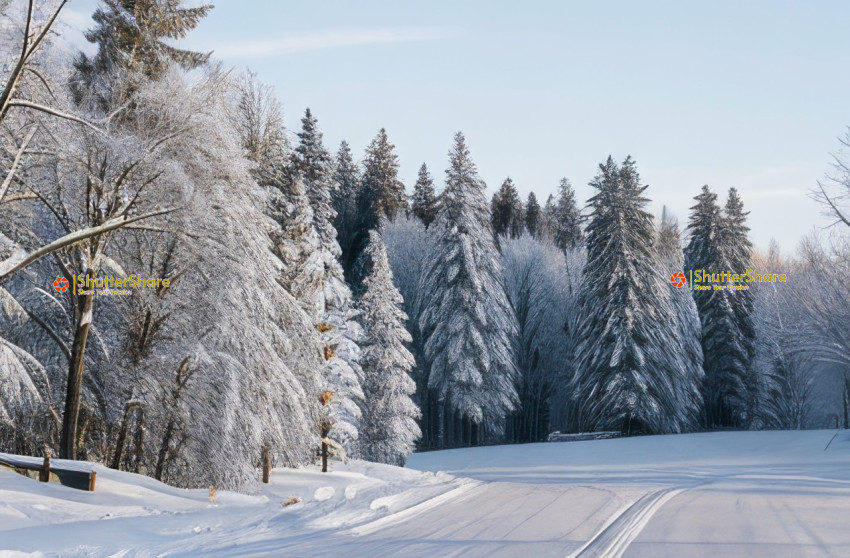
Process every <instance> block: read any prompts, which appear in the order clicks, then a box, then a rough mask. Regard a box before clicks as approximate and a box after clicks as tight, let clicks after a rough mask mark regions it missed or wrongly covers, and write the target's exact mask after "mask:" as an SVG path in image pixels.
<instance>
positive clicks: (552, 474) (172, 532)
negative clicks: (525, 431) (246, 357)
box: [0, 430, 850, 558]
mask: <svg viewBox="0 0 850 558" xmlns="http://www.w3.org/2000/svg"><path fill="white" fill-rule="evenodd" d="M827 445H828V446H829V447H828V448H827ZM825 448H826V449H825ZM334 469H335V470H334V472H332V473H329V474H326V475H323V474H321V473H319V472H315V471H307V470H299V471H292V470H282V469H281V470H276V471H275V473H274V475H273V477H272V484H271V485H269V486H268V487H266V488H265V492H264V493H263V494H261V495H255V496H245V495H239V494H233V493H227V492H219V493H218V494H217V496H216V498H217V503H216V504H211V503H210V501H209V497H208V491H207V490H188V491H187V490H179V489H175V488H170V487H167V486H165V485H162V484H160V483H158V482H156V481H154V480H152V479H149V478H146V477H140V476H136V475H131V474H128V473H117V472H115V471H110V470H109V469H105V468H98V480H97V491H96V492H94V493H86V492H81V491H77V490H73V489H69V488H65V487H62V486H59V485H54V484H50V485H44V484H39V483H37V482H34V481H31V480H29V479H26V478H24V477H21V476H18V475H16V474H14V473H11V472H9V471H5V470H0V549H2V551H0V556H29V555H31V556H41V555H48V556H49V555H62V556H122V557H126V556H159V555H178V556H194V555H213V556H231V555H233V556H251V555H267V556H345V557H347V558H353V557H360V556H364V557H366V556H370V557H371V556H440V557H441V558H442V557H446V556H525V557H531V556H534V557H538V556H620V555H624V556H673V557H681V556H770V557H772V558H775V557H780V556H850V432H848V431H841V432H839V433H838V434H837V435H836V431H834V430H833V431H809V432H728V433H708V434H690V435H681V436H653V437H643V438H629V439H616V440H601V441H589V442H574V443H553V444H530V445H515V446H496V447H487V448H473V449H463V450H448V451H440V452H431V453H424V454H416V455H413V456H412V457H411V459H410V463H409V468H408V469H398V468H394V467H388V466H382V465H374V464H369V463H364V462H352V463H350V464H349V465H347V466H343V465H339V464H336V465H335V467H334ZM414 469H416V470H414ZM292 496H299V497H300V498H301V500H302V502H300V503H297V504H295V505H291V506H287V507H284V506H283V505H282V502H283V501H285V500H286V499H288V498H290V497H292Z"/></svg>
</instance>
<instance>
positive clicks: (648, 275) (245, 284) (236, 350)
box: [0, 0, 850, 490]
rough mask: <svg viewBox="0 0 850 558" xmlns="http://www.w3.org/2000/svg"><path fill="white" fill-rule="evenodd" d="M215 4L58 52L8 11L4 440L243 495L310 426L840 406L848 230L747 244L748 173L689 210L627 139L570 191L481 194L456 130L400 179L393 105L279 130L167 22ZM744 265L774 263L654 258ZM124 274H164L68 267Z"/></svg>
mask: <svg viewBox="0 0 850 558" xmlns="http://www.w3.org/2000/svg"><path fill="white" fill-rule="evenodd" d="M59 9H61V5H60V6H59ZM210 9H211V7H210V6H199V7H195V8H183V7H180V6H179V4H178V3H175V2H165V1H162V0H145V1H143V2H140V1H135V2H130V1H123V0H108V1H106V2H104V3H103V4H102V5H101V7H100V8H99V9H98V11H97V12H96V13H95V16H94V21H95V22H96V26H95V28H93V29H92V30H91V31H90V32H89V33H88V34H87V38H88V39H89V40H90V41H91V42H92V43H93V44H94V45H95V46H96V47H97V52H96V54H95V55H93V56H91V57H88V56H86V55H83V54H79V55H77V56H76V57H75V58H74V59H73V61H70V62H69V61H68V60H67V58H66V57H65V56H64V54H65V53H63V52H62V51H61V49H60V48H58V47H57V46H56V45H55V44H54V43H52V42H51V41H50V35H49V29H50V27H51V25H52V23H53V21H54V18H55V13H57V12H49V13H40V12H38V11H36V10H33V9H32V4H27V3H25V2H15V3H13V4H9V5H6V7H5V8H4V11H3V13H2V15H3V20H2V21H3V26H2V28H0V32H2V34H3V41H4V42H5V44H15V45H20V47H21V48H20V50H18V49H16V50H15V52H16V54H14V59H13V60H12V62H11V63H9V64H7V65H5V66H4V70H3V75H2V76H0V77H2V82H3V83H4V84H5V86H4V89H3V92H2V94H0V133H2V140H0V141H2V143H3V148H4V149H3V155H2V159H0V164H2V167H3V172H2V175H0V176H2V182H0V301H2V304H0V451H12V452H16V453H23V454H31V455H41V454H42V453H43V452H44V451H52V452H54V453H56V454H58V455H59V456H61V457H65V458H77V459H88V460H93V461H99V462H102V463H106V464H108V465H109V466H111V467H114V468H118V469H123V470H130V471H134V472H138V473H143V474H148V475H151V476H153V477H155V478H157V479H161V480H164V481H166V482H169V483H172V484H176V485H181V486H205V485H208V484H214V485H216V486H217V487H231V488H238V489H241V490H251V489H252V488H253V487H254V486H255V483H256V482H257V481H258V479H259V469H260V467H261V466H262V465H263V464H266V463H270V462H271V463H274V464H275V465H279V466H300V465H304V464H307V463H310V462H313V461H314V460H315V452H316V448H317V447H318V446H319V444H320V438H322V437H324V439H325V441H326V442H330V443H331V445H332V446H333V447H334V448H335V451H336V452H338V453H339V454H343V453H344V454H346V455H347V456H349V457H358V458H364V459H369V460H373V461H379V462H385V463H392V464H399V465H401V464H404V461H405V458H406V456H407V455H409V454H410V453H411V452H412V451H414V449H416V448H419V449H434V448H443V447H452V446H459V445H475V444H483V443H495V442H502V441H507V442H526V441H539V440H543V439H545V438H546V436H547V435H548V433H549V432H551V431H553V430H562V431H588V430H611V429H614V430H620V431H622V432H624V433H627V434H639V433H667V432H684V431H691V430H698V429H704V428H718V427H733V428H802V427H806V426H824V425H826V424H824V421H827V420H829V421H834V422H836V423H839V422H840V423H842V424H844V425H845V426H847V425H848V424H847V423H848V420H850V419H848V418H847V417H848V414H850V413H848V409H850V382H848V381H846V380H844V381H843V384H842V385H841V389H842V390H844V391H843V393H844V395H843V401H837V400H827V399H824V398H819V396H818V394H817V393H816V391H815V389H816V387H817V382H816V380H817V379H818V378H820V377H822V376H825V375H826V373H827V372H828V373H830V374H832V375H833V376H835V377H843V376H841V374H843V373H844V370H845V369H846V368H847V366H848V364H850V338H848V337H847V335H846V332H847V331H848V324H850V315H848V310H847V309H848V308H850V304H848V302H850V290H848V285H847V283H846V282H845V281H844V278H845V277H846V276H847V272H848V271H849V270H848V269H847V262H848V261H850V258H848V255H850V244H848V237H847V235H846V234H836V235H835V236H834V237H832V238H830V239H827V240H826V241H823V240H818V239H817V238H814V237H812V238H810V239H807V240H806V242H804V243H803V245H802V247H801V249H800V251H799V253H798V256H797V257H795V258H793V259H787V258H784V257H783V256H781V255H780V253H779V251H778V250H777V249H773V248H772V249H771V251H770V252H768V253H767V254H758V253H756V252H755V251H754V250H753V249H752V246H751V244H750V243H749V240H748V239H747V233H748V229H747V224H746V218H747V213H746V211H745V209H744V207H743V203H742V201H741V199H740V198H739V196H738V195H737V193H736V192H735V191H734V189H733V190H730V191H729V194H728V197H727V198H726V200H725V202H724V203H723V204H722V206H721V204H720V203H719V202H718V200H717V197H716V195H715V194H714V193H713V192H712V191H711V190H710V189H709V188H708V187H706V188H704V189H703V190H702V192H701V193H700V194H699V195H698V196H697V197H696V202H695V205H694V207H693V208H692V210H691V215H690V218H689V222H688V224H687V228H686V230H685V231H684V232H683V231H682V230H681V229H680V227H679V225H678V224H677V222H676V221H675V219H673V218H672V217H671V216H670V215H668V214H666V213H665V215H663V216H662V218H661V219H660V220H656V219H655V218H654V217H653V215H651V214H650V213H649V212H648V211H647V205H648V203H649V200H648V198H647V197H646V194H647V188H646V186H645V185H644V184H643V183H642V181H641V179H640V176H639V174H638V171H637V165H636V163H635V162H634V161H633V160H632V159H630V158H626V159H625V160H624V161H623V162H622V163H617V162H615V161H614V160H613V159H612V158H610V157H609V158H608V160H607V161H605V162H604V163H602V164H601V165H600V166H599V171H598V173H597V175H596V177H595V178H594V179H593V181H592V182H591V184H590V185H591V186H592V187H593V189H594V195H593V196H592V197H591V198H590V200H588V202H587V205H586V207H584V208H582V206H581V205H580V204H579V201H578V200H577V199H576V195H575V192H574V191H573V189H572V187H571V185H570V183H569V181H568V180H567V179H562V180H561V181H560V184H559V185H558V187H557V190H556V192H555V193H554V194H553V195H551V196H548V198H547V200H546V201H545V202H544V203H543V204H542V205H541V204H540V203H539V202H538V200H537V197H536V196H535V194H533V193H532V194H530V195H529V196H528V198H527V199H526V200H525V201H524V202H523V201H522V200H521V199H520V197H519V194H518V191H517V188H516V185H515V184H514V183H513V181H512V180H510V179H507V180H505V182H504V183H503V184H502V185H501V187H500V188H499V189H498V190H497V192H496V193H495V195H494V196H493V197H492V199H490V200H488V199H487V195H486V185H485V184H484V182H483V181H482V179H481V178H480V176H479V175H478V172H477V169H476V166H475V164H474V162H473V158H472V155H471V153H470V149H469V147H468V146H467V143H466V140H465V138H464V136H463V135H462V134H460V133H458V134H457V135H456V136H455V138H454V142H453V144H452V145H451V149H450V151H449V154H448V160H447V162H446V168H445V173H444V175H443V176H444V178H443V180H440V179H439V178H436V177H435V176H432V174H431V172H430V171H429V169H428V168H427V167H426V166H425V165H422V167H421V168H420V171H419V174H418V178H417V181H416V183H415V185H414V186H413V188H412V189H411V191H410V195H408V192H407V190H406V189H405V186H404V184H403V183H402V181H401V180H400V179H399V176H398V170H399V161H398V156H397V154H396V153H395V146H394V145H393V144H392V142H391V141H390V139H389V137H388V135H387V133H386V131H385V130H383V129H382V130H380V131H379V133H378V134H377V135H376V137H375V138H374V140H373V141H372V142H371V143H370V144H369V146H368V147H367V148H366V150H365V153H364V154H363V156H362V157H361V158H359V160H358V158H357V157H356V155H355V154H354V153H353V152H352V150H351V148H350V147H349V145H348V144H347V143H346V142H342V144H341V145H340V146H339V148H338V149H337V150H336V152H335V153H333V152H331V151H330V150H329V149H328V148H327V147H326V146H325V145H324V140H323V136H322V133H321V130H320V127H319V124H318V121H317V119H316V117H315V115H313V114H312V112H311V111H310V110H309V109H308V110H307V111H306V112H305V114H304V116H303V118H302V119H301V122H300V127H299V128H298V131H297V132H295V133H292V132H290V130H289V129H287V127H286V126H285V125H284V121H283V111H282V108H281V105H280V102H279V100H278V99H277V98H276V96H275V93H274V91H273V90H272V89H271V88H270V87H268V86H267V85H265V84H263V83H262V82H261V81H260V80H259V79H258V78H257V77H256V76H255V75H254V74H252V73H250V72H248V73H242V74H239V73H236V72H229V71H224V70H223V69H222V68H221V67H220V65H218V64H217V63H215V62H214V61H213V60H211V58H210V56H209V54H207V53H199V52H192V51H186V50H179V49H175V48H174V47H173V46H171V45H170V44H169V40H171V39H174V38H179V37H182V36H185V34H187V33H188V32H189V31H191V29H193V28H194V27H195V26H196V25H198V24H199V23H200V22H201V20H202V19H203V17H204V16H205V15H206V14H207V13H208V12H209V10H210ZM839 170H840V169H839ZM833 178H834V180H832V181H831V182H827V183H825V184H824V186H823V187H822V190H821V195H822V199H823V201H824V202H825V203H826V206H827V208H828V209H829V210H830V211H832V212H833V213H834V214H835V216H836V217H838V218H839V220H840V219H843V217H844V215H845V214H846V213H844V212H843V211H842V207H841V205H840V204H839V201H840V200H842V199H843V198H842V197H841V196H842V193H843V192H844V191H845V190H844V189H845V188H847V185H848V184H850V181H849V180H847V177H846V175H841V174H840V172H839V174H837V175H836V176H835V177H833ZM846 222H847V221H846V219H845V220H844V223H845V224H846ZM749 268H755V269H758V271H759V272H777V273H785V274H786V275H787V277H788V279H787V283H785V284H780V285H774V284H760V285H753V286H752V287H751V289H750V290H748V291H732V290H724V291H693V296H692V293H691V291H689V290H688V289H686V288H680V287H675V286H674V285H673V284H671V282H670V276H671V275H672V274H674V273H675V272H685V273H686V274H687V272H688V271H690V270H692V269H700V270H706V271H708V272H710V273H715V272H719V271H724V270H729V271H733V272H743V271H745V270H746V269H749ZM130 274H138V275H141V276H143V277H145V278H148V279H153V280H160V281H159V282H158V283H156V282H155V283H154V284H156V285H158V286H157V287H155V288H137V289H134V290H133V293H132V295H130V296H105V295H98V294H92V293H86V292H76V291H75V290H74V289H67V290H66V289H64V288H63V283H62V280H63V279H64V280H66V281H68V284H69V285H72V284H73V283H74V278H75V277H79V276H80V275H83V276H85V277H87V278H91V279H94V278H102V277H105V276H114V277H126V276H128V275H130ZM165 279H168V284H167V286H166V284H165V283H164V282H163V281H162V280H165ZM54 285H55V286H54ZM834 393H835V391H834V390H833V392H832V396H833V397H834ZM839 393H841V392H840V391H839ZM839 399H841V398H840V397H839ZM842 404H843V407H842ZM825 408H826V409H834V411H830V412H831V413H833V415H830V416H828V417H827V416H825V415H824V414H823V413H821V414H820V415H818V412H819V411H820V410H822V409H825ZM829 425H830V426H832V424H829Z"/></svg>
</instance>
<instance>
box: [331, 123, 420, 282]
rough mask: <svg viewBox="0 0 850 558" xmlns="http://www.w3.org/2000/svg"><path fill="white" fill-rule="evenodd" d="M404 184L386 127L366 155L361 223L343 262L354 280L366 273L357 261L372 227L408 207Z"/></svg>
mask: <svg viewBox="0 0 850 558" xmlns="http://www.w3.org/2000/svg"><path fill="white" fill-rule="evenodd" d="M407 206H408V204H407V195H406V194H405V192H404V184H402V182H401V180H399V178H398V155H396V153H395V145H393V144H392V143H390V140H389V138H387V132H386V130H385V129H384V128H381V130H380V131H379V132H378V135H377V136H375V138H374V139H373V140H372V143H370V144H369V147H367V148H366V154H365V156H364V158H363V179H362V182H361V185H360V190H359V192H358V195H357V226H356V231H355V233H354V238H353V239H352V247H351V250H350V251H349V252H348V253H347V254H346V255H345V259H344V260H343V264H344V266H345V270H346V273H348V274H349V276H350V277H352V282H354V283H359V280H360V279H362V277H363V270H362V269H359V268H360V267H362V266H359V265H358V264H357V260H358V258H359V257H360V255H361V254H362V253H363V252H364V250H365V249H366V246H367V245H368V243H369V231H371V230H377V229H378V228H379V226H380V224H381V219H382V218H387V219H389V220H390V221H392V220H394V219H395V217H396V214H397V213H398V212H399V211H406V210H407Z"/></svg>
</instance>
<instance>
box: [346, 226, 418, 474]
mask: <svg viewBox="0 0 850 558" xmlns="http://www.w3.org/2000/svg"><path fill="white" fill-rule="evenodd" d="M366 257H367V258H368V259H369V267H370V272H369V275H368V276H367V277H366V279H364V281H363V284H364V288H365V291H364V293H363V296H362V297H361V298H360V301H359V306H360V308H361V309H362V312H363V314H362V315H363V325H364V327H365V328H366V331H367V332H368V339H367V341H366V342H365V347H364V352H363V358H362V365H363V391H364V393H365V394H366V395H365V400H364V403H365V408H366V409H368V413H366V414H365V416H364V417H363V425H362V427H361V430H360V447H361V448H362V449H361V452H362V456H363V458H364V459H367V460H369V461H376V462H379V463H388V464H391V465H398V466H404V462H405V460H406V458H407V456H408V455H410V454H411V453H413V449H414V443H415V442H416V440H417V439H419V437H420V436H421V435H422V432H421V431H420V430H419V425H418V424H417V423H416V420H417V419H418V418H419V416H420V413H419V408H418V407H417V406H416V405H415V404H414V403H413V401H412V399H411V396H412V395H413V393H414V391H415V390H416V384H415V383H414V381H413V380H412V379H411V377H410V371H411V369H412V368H413V366H414V360H413V355H412V354H411V353H410V351H408V350H407V348H406V347H405V344H406V343H410V341H411V337H410V334H409V333H408V332H407V330H406V329H405V328H404V322H405V321H406V320H407V315H406V314H405V313H404V311H403V310H402V309H401V304H402V303H403V302H404V300H403V299H402V297H401V294H399V292H398V289H396V288H395V286H394V285H393V274H392V270H391V269H390V263H389V260H388V259H387V250H386V247H385V246H384V242H383V240H382V239H381V235H380V234H379V233H378V232H377V231H371V232H370V233H369V247H368V248H367V249H366Z"/></svg>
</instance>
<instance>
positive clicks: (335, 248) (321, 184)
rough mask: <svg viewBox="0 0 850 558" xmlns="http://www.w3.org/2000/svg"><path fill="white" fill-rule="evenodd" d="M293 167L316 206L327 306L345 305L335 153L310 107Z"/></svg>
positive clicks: (314, 220) (345, 289) (345, 294)
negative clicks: (334, 199) (336, 225)
mask: <svg viewBox="0 0 850 558" xmlns="http://www.w3.org/2000/svg"><path fill="white" fill-rule="evenodd" d="M292 167H293V168H294V169H295V171H296V172H297V173H298V175H299V177H300V179H301V180H303V182H304V189H305V190H306V192H307V197H308V199H309V200H310V207H311V208H312V210H313V226H314V227H315V228H316V232H317V233H318V234H319V240H320V242H321V249H322V261H323V263H324V267H325V281H324V283H325V292H324V298H325V307H326V308H341V307H343V306H345V305H346V303H347V300H348V298H349V297H350V293H349V292H348V287H347V285H346V284H345V278H344V275H343V272H342V267H341V265H340V256H341V254H342V251H341V250H340V247H339V243H338V242H337V239H336V236H337V235H336V229H335V228H334V224H333V223H334V219H336V211H335V210H334V208H333V202H332V198H331V192H332V191H333V189H334V187H335V184H334V182H333V178H332V168H331V155H330V153H328V151H327V149H325V147H324V145H323V144H322V132H321V130H319V125H318V122H317V121H316V118H315V117H314V116H313V113H312V112H311V111H310V109H309V108H308V109H307V110H306V111H305V112H304V118H302V119H301V131H300V132H298V145H297V146H296V147H295V152H294V153H293V156H292Z"/></svg>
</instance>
